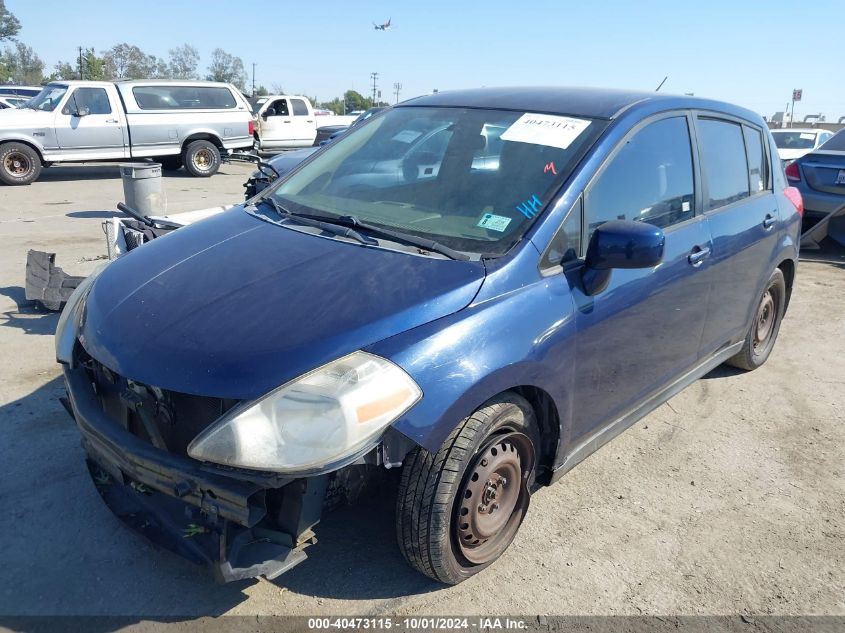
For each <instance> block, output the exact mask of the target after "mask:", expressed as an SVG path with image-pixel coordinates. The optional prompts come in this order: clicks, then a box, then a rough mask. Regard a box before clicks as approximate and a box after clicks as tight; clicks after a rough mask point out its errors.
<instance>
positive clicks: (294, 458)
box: [188, 351, 422, 473]
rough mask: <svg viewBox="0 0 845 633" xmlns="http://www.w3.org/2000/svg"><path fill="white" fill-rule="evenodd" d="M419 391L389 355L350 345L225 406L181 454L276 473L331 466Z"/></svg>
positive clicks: (370, 438)
mask: <svg viewBox="0 0 845 633" xmlns="http://www.w3.org/2000/svg"><path fill="white" fill-rule="evenodd" d="M421 397H422V391H421V390H420V388H419V387H418V386H417V384H416V383H415V382H414V381H413V380H412V379H411V377H410V376H408V374H406V373H405V372H404V371H403V370H402V369H400V368H399V367H397V366H396V365H394V364H393V363H391V362H390V361H389V360H386V359H384V358H381V357H379V356H374V355H372V354H368V353H367V352H360V351H359V352H353V353H352V354H349V355H348V356H344V357H343V358H340V359H338V360H335V361H332V362H331V363H328V364H327V365H323V366H322V367H319V368H318V369H315V370H314V371H311V372H309V373H307V374H305V375H303V376H300V377H299V378H297V379H295V380H293V381H291V382H289V383H287V384H285V385H282V386H281V387H279V388H278V389H275V390H273V391H271V392H270V393H268V394H267V395H266V396H264V397H262V398H261V399H259V400H256V401H254V402H251V403H248V404H246V405H244V406H243V407H237V408H236V409H233V410H232V411H231V412H230V413H228V414H227V415H226V416H225V417H223V418H222V419H221V420H219V421H218V422H216V423H215V424H214V425H212V426H211V427H209V428H208V429H206V430H205V431H203V432H202V433H200V434H199V435H198V436H197V437H196V438H195V439H194V441H193V442H191V445H190V446H189V447H188V454H189V455H190V456H191V457H193V458H194V459H199V460H203V461H209V462H214V463H217V464H225V465H227V466H237V467H241V468H254V469H258V470H270V471H275V472H280V473H293V472H307V471H314V470H325V469H327V468H332V467H339V466H341V465H343V464H342V462H343V461H344V460H345V459H349V458H351V457H354V456H356V455H357V454H359V453H360V452H362V451H363V450H366V449H367V448H368V447H369V446H370V445H371V444H372V443H374V442H375V440H376V439H377V438H378V437H379V436H380V435H381V434H382V432H383V431H384V429H385V428H386V427H387V426H388V425H389V424H391V423H392V422H393V421H394V420H396V419H397V418H398V417H399V416H400V415H402V414H403V413H405V411H407V410H408V409H410V408H411V407H412V406H413V405H414V404H415V403H416V402H417V401H418V400H419V399H420V398H421Z"/></svg>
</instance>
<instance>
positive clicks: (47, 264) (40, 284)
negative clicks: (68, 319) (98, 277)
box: [25, 250, 85, 312]
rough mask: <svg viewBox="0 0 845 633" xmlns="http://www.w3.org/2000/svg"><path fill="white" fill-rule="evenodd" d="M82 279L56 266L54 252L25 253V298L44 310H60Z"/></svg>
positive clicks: (32, 251) (31, 251)
mask: <svg viewBox="0 0 845 633" xmlns="http://www.w3.org/2000/svg"><path fill="white" fill-rule="evenodd" d="M83 279H85V277H76V276H73V275H68V274H67V273H66V272H65V271H64V270H62V269H61V268H59V267H58V266H56V254H55V253H45V252H42V251H36V250H30V251H29V252H27V254H26V290H25V296H26V299H27V301H34V302H35V303H36V304H38V305H40V306H41V307H43V308H44V309H45V310H50V311H54V312H57V311H59V310H61V309H62V304H63V303H64V302H66V301H67V300H68V299H69V298H70V296H71V294H73V291H74V290H75V289H76V287H77V286H78V285H79V284H80V283H81V282H82V280H83Z"/></svg>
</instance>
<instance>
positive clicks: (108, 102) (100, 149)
mask: <svg viewBox="0 0 845 633" xmlns="http://www.w3.org/2000/svg"><path fill="white" fill-rule="evenodd" d="M119 108H120V105H119V104H117V103H115V102H114V101H113V100H112V98H110V97H109V94H108V92H107V91H106V89H105V88H95V87H78V88H74V89H73V92H71V93H70V95H69V96H68V98H67V100H66V101H65V104H64V106H63V107H62V109H61V110H60V111H59V112H57V113H56V119H55V126H56V138H57V140H58V144H59V148H60V149H61V150H62V153H63V154H66V155H68V156H79V158H80V159H81V160H82V159H85V158H86V157H90V158H92V159H107V158H124V157H125V144H124V135H125V130H124V129H123V125H121V117H120V115H119V114H118V112H119Z"/></svg>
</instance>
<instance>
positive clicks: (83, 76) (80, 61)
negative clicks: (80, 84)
mask: <svg viewBox="0 0 845 633" xmlns="http://www.w3.org/2000/svg"><path fill="white" fill-rule="evenodd" d="M77 48H79V78H80V79H85V75H84V74H83V72H82V47H81V46H78V47H77Z"/></svg>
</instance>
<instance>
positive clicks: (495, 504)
mask: <svg viewBox="0 0 845 633" xmlns="http://www.w3.org/2000/svg"><path fill="white" fill-rule="evenodd" d="M490 507H491V508H492V509H493V510H498V509H499V504H498V503H494V504H493V505H492V506H490Z"/></svg>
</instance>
